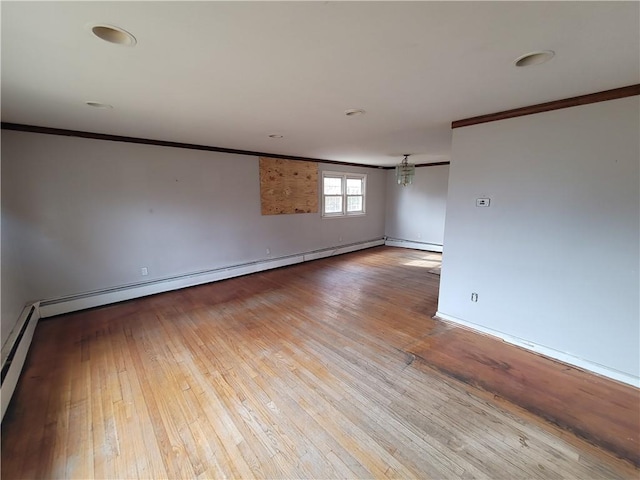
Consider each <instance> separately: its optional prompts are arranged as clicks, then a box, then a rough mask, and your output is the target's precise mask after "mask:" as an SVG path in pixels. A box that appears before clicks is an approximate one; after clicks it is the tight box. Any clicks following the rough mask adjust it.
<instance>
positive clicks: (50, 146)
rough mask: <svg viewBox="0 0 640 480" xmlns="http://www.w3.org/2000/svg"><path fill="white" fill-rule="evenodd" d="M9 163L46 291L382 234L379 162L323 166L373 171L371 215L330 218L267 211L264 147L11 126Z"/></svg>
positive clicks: (70, 291)
mask: <svg viewBox="0 0 640 480" xmlns="http://www.w3.org/2000/svg"><path fill="white" fill-rule="evenodd" d="M2 161H3V172H2V173H3V183H4V182H5V181H6V182H7V183H10V184H11V185H12V186H13V188H12V189H11V191H5V190H4V189H3V191H2V194H3V198H2V205H3V208H4V205H5V202H7V204H11V205H13V206H14V207H13V208H14V214H15V217H16V218H17V221H19V222H21V223H22V224H23V225H24V226H25V227H24V235H23V241H22V243H21V245H20V248H21V251H22V260H23V263H22V269H23V270H24V271H25V272H28V279H29V292H30V295H32V296H33V297H34V298H36V299H55V298H59V297H62V296H68V295H74V294H79V293H84V292H91V291H97V290H102V289H106V288H112V287H118V286H122V285H128V284H131V283H136V282H141V281H145V280H154V279H162V278H167V277H171V276H176V275H182V274H188V273H194V272H199V271H203V270H207V269H214V268H220V267H224V266H231V265H237V264H242V263H245V262H251V261H257V260H261V259H266V258H269V257H270V258H276V257H280V256H285V255H292V254H296V253H302V252H308V251H313V250H317V249H321V248H329V247H333V246H338V245H345V244H349V243H354V242H359V241H366V240H372V239H379V238H381V237H382V236H383V235H384V213H385V212H384V209H385V175H384V173H385V172H384V171H382V170H379V169H372V168H356V167H343V166H337V165H328V164H320V169H321V170H323V169H327V170H333V171H336V170H337V171H354V172H364V173H368V180H367V181H368V184H367V193H368V197H367V214H366V216H363V217H351V218H340V219H322V218H321V216H320V213H318V214H298V215H273V216H262V215H261V214H260V184H259V170H258V158H257V157H250V156H240V155H230V154H223V153H213V152H205V151H195V150H185V149H178V148H167V147H157V146H150V145H136V144H126V143H118V142H110V141H101V140H91V139H81V138H70V137H60V136H52V135H43V134H34V133H25V132H14V131H7V130H3V131H2ZM24 192H30V195H25V194H24ZM5 194H6V195H5ZM3 215H4V211H3ZM3 221H4V220H3ZM3 228H4V225H3ZM340 238H341V240H340ZM15 247H16V245H8V246H7V251H9V249H13V248H15ZM2 248H3V260H4V253H5V242H4V241H3V243H2ZM267 248H269V249H270V251H271V253H270V255H267V253H266V249H267ZM141 267H147V268H148V271H149V275H148V276H147V277H142V276H141V272H140V269H141ZM2 268H3V276H4V275H5V271H4V270H5V265H4V261H3V266H2ZM3 280H4V279H3ZM3 286H4V282H3ZM3 307H4V305H3ZM9 313H10V314H11V315H13V312H9ZM4 322H5V318H4V310H3V327H4ZM3 335H4V333H3Z"/></svg>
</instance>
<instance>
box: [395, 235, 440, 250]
mask: <svg viewBox="0 0 640 480" xmlns="http://www.w3.org/2000/svg"><path fill="white" fill-rule="evenodd" d="M384 244H385V245H387V246H388V247H401V248H413V249H414V250H424V251H427V252H442V245H437V244H435V243H425V242H413V241H411V240H402V239H400V238H387V239H386V240H385V242H384Z"/></svg>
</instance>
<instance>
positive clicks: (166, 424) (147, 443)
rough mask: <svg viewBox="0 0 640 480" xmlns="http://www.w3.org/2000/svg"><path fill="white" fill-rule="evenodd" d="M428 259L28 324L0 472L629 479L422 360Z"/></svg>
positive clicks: (382, 251) (339, 264)
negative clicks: (28, 343) (31, 330)
mask: <svg viewBox="0 0 640 480" xmlns="http://www.w3.org/2000/svg"><path fill="white" fill-rule="evenodd" d="M438 261H439V259H438V255H433V254H429V253H427V252H419V251H413V250H406V249H397V248H390V247H380V248H375V249H370V250H366V251H362V252H357V253H353V254H349V255H343V256H340V257H334V258H328V259H324V260H319V261H316V262H310V263H306V264H302V265H296V266H292V267H287V268H282V269H278V270H273V271H269V272H262V273H259V274H254V275H251V276H247V277H241V278H236V279H232V280H227V281H224V282H218V283H214V284H209V285H203V286H200V287H194V288H190V289H184V290H180V291H176V292H171V293H167V294H162V295H156V296H153V297H147V298H143V299H138V300H134V301H130V302H125V303H122V304H118V305H112V306H108V307H104V308H98V309H94V310H90V311H85V312H78V313H74V314H69V315H65V316H61V317H58V318H55V319H51V320H45V321H42V322H41V323H40V324H39V325H38V328H37V330H36V334H35V337H34V341H33V346H32V349H31V352H30V354H29V358H28V361H27V365H26V366H25V370H24V371H23V375H22V378H21V380H20V382H19V385H18V388H17V390H16V394H15V395H14V398H13V400H12V403H11V405H10V407H9V410H8V412H7V414H6V416H5V420H4V421H3V424H2V478H6V479H10V478H11V479H13V478H200V479H204V478H374V477H375V478H510V479H511V478H638V476H639V471H638V470H637V469H636V468H634V467H633V466H632V465H631V464H630V463H628V462H626V461H624V460H621V459H618V458H616V457H614V456H613V455H610V454H608V453H607V452H604V451H602V450H600V449H598V448H596V447H594V446H592V445H590V444H589V443H587V442H585V441H583V440H581V439H579V438H577V437H575V436H574V435H573V434H571V433H570V432H566V431H562V430H560V429H558V428H557V427H555V426H553V425H551V424H549V423H547V422H545V421H543V420H541V419H538V418H537V417H534V416H532V415H529V414H527V413H526V412H525V411H524V410H522V409H520V408H519V407H517V406H515V405H513V404H511V403H509V402H506V401H504V400H503V399H501V398H498V399H494V398H493V397H492V396H491V395H490V394H487V392H485V391H482V390H478V389H476V388H474V387H473V386H470V385H467V384H464V383H462V382H461V381H459V380H458V379H457V378H454V377H453V376H448V375H445V374H443V373H442V372H441V371H439V370H438V368H439V369H440V370H442V371H445V369H443V368H442V365H440V364H436V365H431V364H429V361H430V360H429V350H431V349H437V344H438V342H437V341H435V340H434V341H432V343H428V342H429V339H437V338H444V336H446V334H448V332H450V331H452V327H450V326H448V325H446V324H443V323H442V322H439V321H436V320H434V319H432V318H431V317H432V315H433V314H434V313H435V310H436V303H437V292H438V281H439V277H437V276H436V275H433V274H431V273H429V272H428V270H429V269H430V268H433V266H435V265H436V264H437V263H438ZM454 330H460V329H454ZM421 342H422V343H421ZM443 351H444V352H446V351H447V350H446V349H444V350H443ZM522 353H523V354H524V355H529V356H533V355H531V354H529V353H527V352H522ZM485 354H486V352H485ZM443 355H444V354H443ZM434 362H435V361H434ZM436 363H438V362H436ZM440 363H442V362H440ZM432 367H436V368H432ZM480 386H484V385H480ZM567 408H571V406H567Z"/></svg>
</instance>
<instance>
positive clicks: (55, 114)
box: [1, 1, 640, 165]
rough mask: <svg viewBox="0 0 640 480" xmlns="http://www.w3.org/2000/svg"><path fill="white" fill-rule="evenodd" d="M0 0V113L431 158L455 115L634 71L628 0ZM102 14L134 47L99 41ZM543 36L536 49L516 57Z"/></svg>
mask: <svg viewBox="0 0 640 480" xmlns="http://www.w3.org/2000/svg"><path fill="white" fill-rule="evenodd" d="M1 5H2V6H1V8H2V121H3V122H12V123H23V124H30V125H38V126H46V127H56V128H64V129H72V130H83V131H91V132H97V133H107V134H113V135H125V136H133V137H142V138H150V139H157V140H167V141H175V142H185V143H195V144H202V145H210V146H217V147H224V148H233V149H243V150H252V151H261V152H269V153H276V154H284V155H296V156H304V157H312V158H321V159H330V160H338V161H344V162H355V163H362V164H368V165H393V164H395V163H397V162H398V161H399V160H400V159H401V156H402V154H404V153H411V154H413V156H412V157H411V160H412V161H414V162H416V163H428V162H438V161H443V160H448V159H449V155H450V144H451V131H450V124H451V122H452V121H453V120H459V119H463V118H467V117H472V116H476V115H482V114H487V113H493V112H497V111H501V110H507V109H511V108H517V107H521V106H527V105H532V104H537V103H542V102H547V101H551V100H556V99H562V98H567V97H572V96H576V95H582V94H587V93H594V92H598V91H602V90H608V89H612V88H617V87H623V86H627V85H632V84H636V83H638V82H639V81H640V3H638V2H608V1H607V2H344V3H343V2H37V3H36V2H33V3H31V2H7V1H2V3H1ZM96 23H101V24H111V25H116V26H119V27H121V28H123V29H125V30H127V31H129V32H131V33H133V34H134V35H135V37H136V38H137V40H138V44H137V46H135V47H133V48H131V47H125V46H120V45H113V44H109V43H106V42H104V41H102V40H99V39H98V38H97V37H95V36H93V34H92V33H91V29H90V26H91V25H93V24H96ZM547 49H548V50H554V51H555V52H556V56H555V58H553V59H552V60H551V61H550V62H548V63H546V64H543V65H537V66H532V67H527V68H517V67H515V66H514V65H513V60H514V59H515V58H516V57H518V56H520V55H522V54H524V53H527V52H530V51H533V50H547ZM88 100H93V101H99V102H104V103H108V104H111V105H113V107H114V108H113V109H111V110H100V109H95V108H91V107H88V106H86V105H85V104H84V102H85V101H88ZM349 108H362V109H364V110H366V112H367V113H366V115H363V116H358V117H346V116H345V115H344V111H345V110H346V109H349ZM274 133H276V134H282V135H284V138H282V139H278V140H274V139H270V138H268V135H269V134H274Z"/></svg>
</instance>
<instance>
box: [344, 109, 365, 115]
mask: <svg viewBox="0 0 640 480" xmlns="http://www.w3.org/2000/svg"><path fill="white" fill-rule="evenodd" d="M365 113H366V112H365V111H364V110H362V109H361V108H351V109H349V110H345V111H344V114H345V115H346V116H347V117H357V116H358V115H364V114H365Z"/></svg>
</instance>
